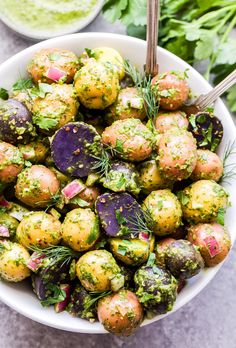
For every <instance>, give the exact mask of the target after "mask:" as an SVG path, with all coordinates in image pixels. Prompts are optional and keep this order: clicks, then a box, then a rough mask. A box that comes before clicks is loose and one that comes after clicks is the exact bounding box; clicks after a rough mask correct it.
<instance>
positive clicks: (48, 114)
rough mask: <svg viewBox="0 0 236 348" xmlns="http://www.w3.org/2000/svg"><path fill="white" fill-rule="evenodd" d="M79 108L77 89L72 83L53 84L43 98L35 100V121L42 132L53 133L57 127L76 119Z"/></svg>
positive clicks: (33, 112) (33, 111)
mask: <svg viewBox="0 0 236 348" xmlns="http://www.w3.org/2000/svg"><path fill="white" fill-rule="evenodd" d="M77 110H78V101H77V99H76V94H75V89H74V87H73V86H72V85H66V84H64V85H60V84H52V85H50V86H49V91H48V93H46V94H45V96H44V97H43V98H41V97H38V98H37V99H36V100H35V101H34V105H33V109H32V114H33V123H34V124H35V125H37V126H38V128H39V129H40V130H41V131H42V132H47V133H48V134H53V133H54V132H55V131H56V130H57V129H59V128H60V127H62V126H64V125H65V124H67V123H68V122H70V121H74V119H75V116H76V113H77Z"/></svg>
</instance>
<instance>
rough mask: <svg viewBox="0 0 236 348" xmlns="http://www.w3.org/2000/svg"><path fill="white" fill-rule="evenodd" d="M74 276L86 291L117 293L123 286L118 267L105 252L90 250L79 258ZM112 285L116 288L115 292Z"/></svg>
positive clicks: (110, 255) (122, 278)
mask: <svg viewBox="0 0 236 348" xmlns="http://www.w3.org/2000/svg"><path fill="white" fill-rule="evenodd" d="M76 274H77V277H78V278H79V280H80V282H81V284H82V285H83V287H85V289H86V290H88V291H101V292H102V291H107V290H111V289H113V290H114V291H117V290H119V289H120V288H121V287H122V286H123V285H124V277H123V276H122V275H121V273H120V268H119V266H118V265H117V263H116V261H115V259H114V258H113V256H112V254H111V253H109V252H108V251H106V250H92V251H88V252H87V253H86V254H84V255H83V256H81V258H80V259H79V260H78V261H77V264H76ZM114 285H116V286H117V287H118V288H117V287H116V290H115V289H114Z"/></svg>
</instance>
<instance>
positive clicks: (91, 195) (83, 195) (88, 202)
mask: <svg viewBox="0 0 236 348" xmlns="http://www.w3.org/2000/svg"><path fill="white" fill-rule="evenodd" d="M100 194H101V191H100V189H99V187H97V186H93V187H86V188H85V189H84V190H83V191H82V192H80V193H79V194H78V195H77V196H75V197H74V198H72V199H71V200H70V207H72V208H79V207H82V206H83V205H84V206H86V208H93V207H94V204H95V202H96V199H97V198H98V196H100ZM81 201H82V202H81ZM81 203H82V204H83V205H81Z"/></svg>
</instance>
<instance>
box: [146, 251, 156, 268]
mask: <svg viewBox="0 0 236 348" xmlns="http://www.w3.org/2000/svg"><path fill="white" fill-rule="evenodd" d="M155 263H156V255H155V253H150V255H149V258H148V261H147V266H153V265H155Z"/></svg>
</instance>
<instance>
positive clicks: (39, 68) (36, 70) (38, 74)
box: [27, 48, 78, 83]
mask: <svg viewBox="0 0 236 348" xmlns="http://www.w3.org/2000/svg"><path fill="white" fill-rule="evenodd" d="M51 67H53V68H57V69H59V70H61V71H63V72H65V74H66V76H65V77H64V78H63V81H65V82H67V83H70V82H72V81H73V78H74V75H75V73H76V71H77V68H78V58H77V56H76V55H75V54H74V53H73V52H71V51H68V50H62V49H59V48H43V49H41V50H40V51H38V52H36V53H35V55H34V57H33V59H32V61H31V62H30V64H29V65H28V68H27V70H28V73H29V74H30V75H31V76H32V79H33V81H34V82H35V83H37V82H46V83H53V82H54V81H52V80H51V79H50V78H48V77H47V72H48V69H49V68H51Z"/></svg>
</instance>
